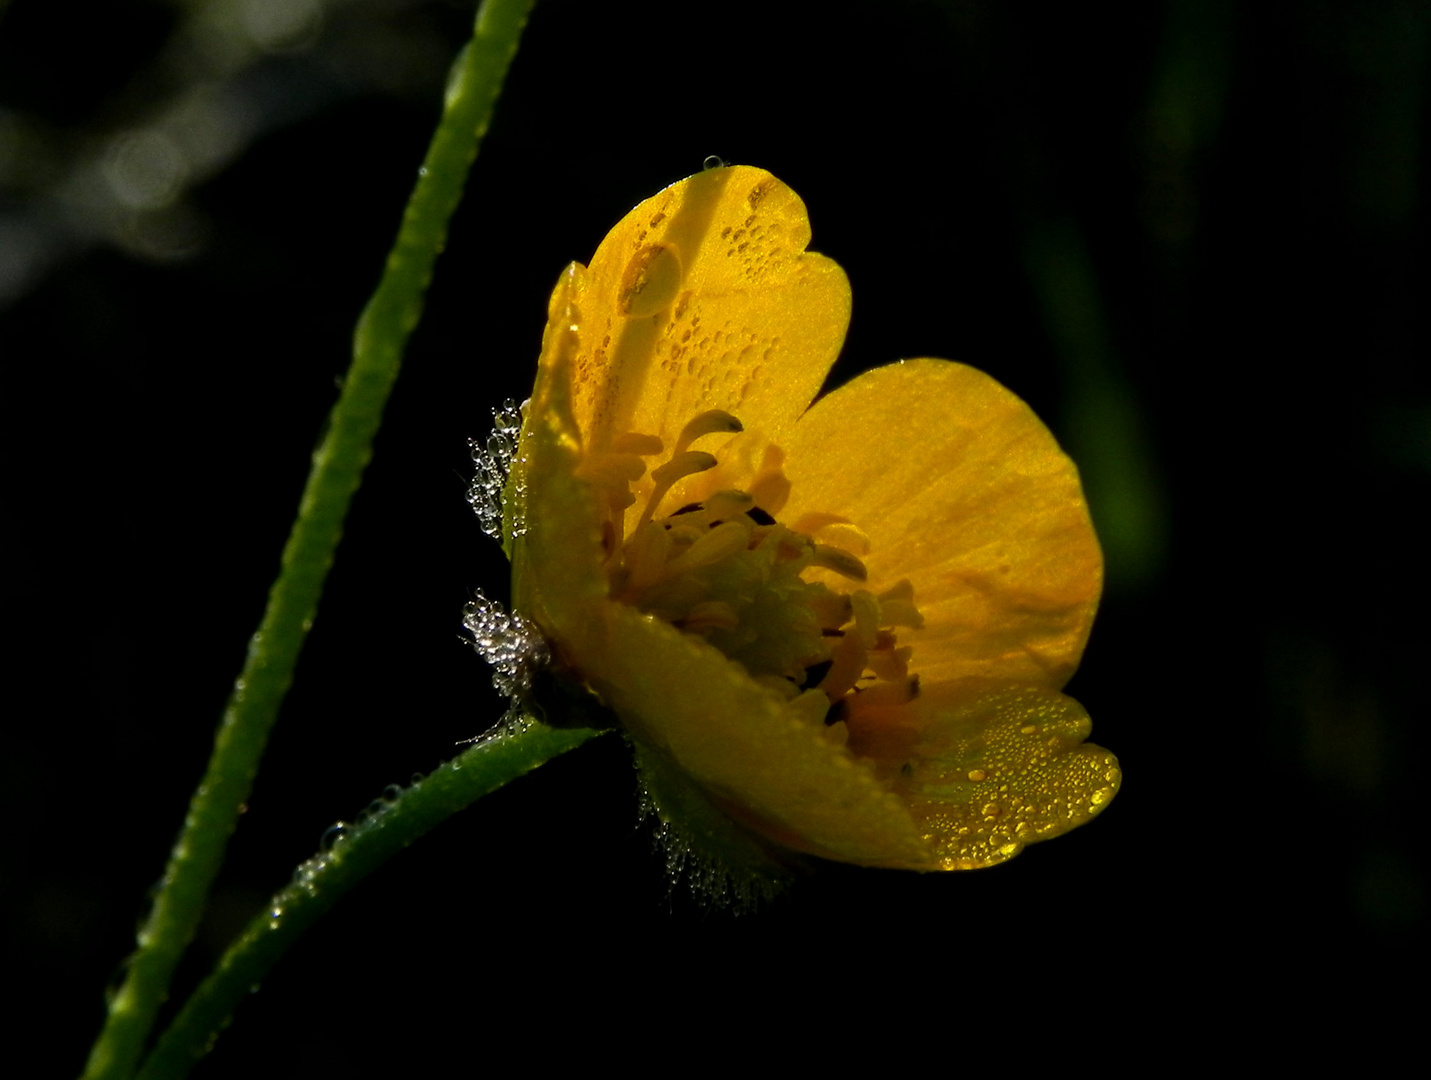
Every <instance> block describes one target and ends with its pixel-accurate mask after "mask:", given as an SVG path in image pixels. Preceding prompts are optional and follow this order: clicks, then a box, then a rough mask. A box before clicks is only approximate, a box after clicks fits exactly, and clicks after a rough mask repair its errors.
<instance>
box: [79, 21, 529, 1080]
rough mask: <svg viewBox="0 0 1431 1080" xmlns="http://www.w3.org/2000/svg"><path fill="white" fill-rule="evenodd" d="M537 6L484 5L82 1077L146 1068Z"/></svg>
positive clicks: (116, 1077)
mask: <svg viewBox="0 0 1431 1080" xmlns="http://www.w3.org/2000/svg"><path fill="white" fill-rule="evenodd" d="M532 3H533V0H486V2H485V3H484V4H483V5H482V8H481V9H480V10H479V12H478V14H477V22H476V27H475V29H474V32H473V38H472V41H471V42H470V43H469V44H468V46H467V47H466V49H465V50H464V51H463V53H462V55H461V56H460V57H459V58H458V60H457V63H456V64H455V66H454V68H453V72H452V76H451V81H450V82H449V84H448V90H447V98H446V102H445V105H444V110H443V116H442V121H441V123H440V124H439V126H438V129H437V133H436V135H435V136H434V137H433V140H432V145H431V146H430V147H429V149H428V153H427V158H426V160H425V161H424V163H423V169H422V171H421V173H420V174H419V179H418V182H417V186H416V188H415V189H414V190H413V193H412V197H411V199H410V200H409V202H408V206H407V210H406V212H405V213H404V215H403V220H402V225H401V226H400V228H399V231H398V236H397V241H396V242H395V244H394V245H393V249H392V252H391V253H390V254H389V256H388V260H387V265H386V267H385V268H384V270H383V276H382V280H381V281H380V283H379V285H378V288H377V291H376V292H375V293H374V294H373V297H372V299H371V300H370V301H369V303H368V306H367V307H366V308H365V309H364V311H363V314H362V317H361V318H360V319H359V321H358V327H357V331H356V333H355V334H354V340H353V362H352V366H351V367H350V368H349V371H348V376H347V379H346V381H345V382H344V385H343V392H342V394H341V396H340V397H339V400H338V403H337V404H336V405H335V406H334V407H333V412H332V415H331V417H330V421H329V426H328V433H327V436H326V437H325V438H324V440H323V443H322V445H321V446H320V447H319V448H318V450H317V451H316V453H315V454H314V456H313V471H312V472H311V474H310V475H309V477H308V484H307V486H306V488H305V489H304V492H303V498H302V501H301V502H300V504H299V509H298V517H297V519H296V520H295V522H294V525H293V531H292V533H291V534H290V535H289V538H288V543H287V545H286V546H285V547H284V550H283V557H282V565H281V568H280V570H279V574H278V579H277V580H276V581H275V582H274V585H273V588H272V590H271V591H270V592H269V596H268V607H267V609H266V610H265V612H264V615H263V621H262V622H261V623H260V624H259V628H258V631H257V632H256V633H255V634H254V636H253V638H252V640H251V641H250V643H249V649H248V657H247V660H246V661H245V663H244V667H243V671H242V672H241V673H240V675H239V677H238V680H237V681H236V682H235V684H234V689H233V693H232V695H231V696H230V698H229V702H228V706H227V707H226V709H225V710H224V715H223V719H222V721H221V722H220V724H219V730H218V732H217V734H216V736H215V739H214V750H213V754H212V756H211V757H210V759H209V765H208V770H207V771H206V773H205V774H204V777H203V779H202V780H201V781H200V783H199V786H198V788H197V789H196V791H195V793H194V797H193V799H192V801H191V802H190V804H189V812H188V815H187V816H186V818H185V820H184V826H183V830H182V832H181V834H180V836H179V840H178V842H177V843H176V844H175V845H174V849H173V851H172V853H171V855H170V858H169V864H168V866H167V867H166V869H165V872H164V877H163V878H162V880H161V883H160V889H159V892H158V895H157V897H156V899H155V902H154V907H153V909H152V911H151V912H150V915H149V918H148V920H147V921H146V922H145V924H144V926H143V927H142V928H141V930H140V932H139V936H138V947H137V948H136V950H135V952H134V953H133V954H132V955H131V957H130V958H129V962H128V974H127V975H126V977H125V980H124V982H123V984H122V985H121V986H120V987H119V989H118V990H117V991H116V992H115V993H114V995H113V996H112V997H111V998H110V1001H109V1014H108V1016H107V1017H106V1020H105V1025H104V1028H103V1030H102V1031H101V1032H100V1035H99V1038H98V1039H97V1040H96V1042H95V1045H94V1047H93V1049H92V1050H91V1051H90V1058H89V1062H88V1065H87V1067H86V1070H85V1076H86V1077H87V1078H95V1080H97V1078H101V1077H103V1078H107V1080H120V1078H124V1077H128V1076H129V1075H131V1073H132V1072H133V1070H134V1066H135V1064H136V1062H138V1060H139V1057H140V1054H141V1052H142V1051H143V1048H144V1044H145V1042H146V1040H147V1039H148V1037H149V1032H150V1030H151V1029H152V1028H153V1026H154V1020H155V1016H156V1014H157V1012H158V1009H159V1006H160V1004H161V1003H162V1002H163V1001H164V998H165V997H166V996H167V994H168V988H169V983H170V980H171V979H172V978H173V974H174V968H175V967H176V965H177V964H178V962H179V957H180V955H181V954H182V952H183V950H184V949H185V948H186V947H187V946H188V944H189V942H190V940H191V939H192V938H193V935H194V928H195V927H196V926H197V924H198V920H199V914H200V911H201V910H202V908H203V904H204V900H205V897H206V896H207V895H208V891H209V887H210V885H211V884H212V883H213V880H214V876H215V875H216V874H217V873H218V869H219V866H220V865H221V864H222V862H223V857H224V850H225V848H226V847H227V844H228V839H229V837H230V835H232V833H233V830H234V826H235V824H236V822H237V820H238V811H239V807H240V806H241V805H242V804H243V802H244V800H245V799H247V798H248V794H249V790H250V788H251V787H252V784H253V777H254V774H255V773H256V772H257V770H258V763H259V759H260V757H261V756H262V754H263V749H264V746H265V744H266V743H267V741H268V733H269V730H270V729H271V728H272V726H273V722H274V719H275V718H276V716H277V714H278V707H279V704H280V702H281V701H282V700H283V696H284V694H285V693H286V692H287V690H288V686H289V684H290V683H291V682H292V679H293V670H294V666H295V665H296V663H297V661H298V653H299V650H300V649H301V647H302V645H303V640H304V638H305V637H306V635H307V630H308V627H309V626H310V625H311V624H312V621H313V616H314V614H315V612H316V611H317V607H318V598H319V596H320V594H321V593H322V590H323V583H324V580H325V579H326V577H327V574H328V569H329V567H330V566H331V565H332V562H333V553H334V550H335V549H336V548H337V546H338V540H339V538H340V536H341V535H342V526H343V519H344V517H345V516H346V514H347V511H348V505H349V503H350V502H351V501H352V497H353V493H354V492H355V491H356V490H357V488H358V484H359V482H360V481H361V479H362V473H363V469H364V468H365V467H366V465H367V463H368V461H369V459H370V458H371V457H372V444H373V437H374V436H375V435H376V433H377V430H378V425H379V424H380V423H381V420H382V413H383V407H384V405H385V404H386V403H387V398H388V394H389V392H390V391H391V389H392V385H393V382H394V380H396V378H397V374H398V368H399V366H400V364H401V360H402V353H403V349H404V347H405V346H406V343H407V339H408V336H409V335H410V334H411V333H412V330H413V328H414V327H415V326H416V325H417V321H418V317H419V315H420V314H421V312H422V305H423V298H424V294H425V293H426V290H427V285H428V282H429V281H430V280H431V278H432V268H433V264H434V263H435V262H436V259H437V255H438V253H439V252H440V251H441V250H442V246H443V243H444V241H445V239H446V235H447V223H448V220H449V218H450V217H451V216H452V212H453V210H455V209H456V207H457V203H458V201H459V200H460V198H461V196H462V188H463V185H464V183H465V182H466V178H467V172H468V169H469V168H470V166H471V164H472V161H473V159H474V158H475V157H476V156H477V146H478V144H479V143H480V141H481V138H482V136H483V134H484V133H485V132H486V130H487V125H488V122H489V121H490V119H491V115H492V107H493V104H494V103H495V101H496V99H497V94H498V92H499V91H500V89H501V86H502V81H503V78H504V77H505V75H506V72H507V68H508V66H509V65H510V64H511V60H512V57H513V56H514V55H515V53H516V49H517V42H518V40H519V38H520V36H521V30H522V27H523V25H524V24H525V22H526V18H527V14H528V13H529V12H530V10H531V7H532Z"/></svg>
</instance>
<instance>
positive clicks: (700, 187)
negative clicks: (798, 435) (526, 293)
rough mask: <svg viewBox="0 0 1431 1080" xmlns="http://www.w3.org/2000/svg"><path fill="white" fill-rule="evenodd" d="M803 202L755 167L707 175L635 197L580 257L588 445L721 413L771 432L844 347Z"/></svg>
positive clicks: (674, 428)
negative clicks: (585, 257)
mask: <svg viewBox="0 0 1431 1080" xmlns="http://www.w3.org/2000/svg"><path fill="white" fill-rule="evenodd" d="M809 242H810V220H809V217H808V215H807V214H806V212H805V205H804V203H802V202H801V201H800V198H799V196H797V195H796V194H795V193H794V192H793V191H791V190H790V189H789V188H788V187H786V186H785V185H784V184H782V183H781V182H780V181H779V180H777V179H776V178H775V177H773V176H771V175H770V174H769V173H768V172H765V171H764V170H762V169H753V168H749V167H746V166H738V167H734V168H720V169H710V170H708V171H706V172H701V173H697V174H696V175H695V176H691V177H688V178H687V179H685V180H682V181H680V182H679V183H677V184H673V185H672V186H670V187H668V188H666V189H665V190H664V191H662V192H660V193H658V194H657V195H655V196H653V197H652V198H650V199H647V200H646V201H645V202H643V203H641V204H640V205H639V206H637V207H636V208H635V209H634V210H632V211H631V212H630V213H629V214H627V215H626V217H625V218H623V219H622V220H621V222H620V223H619V224H617V225H616V227H615V228H613V229H612V230H611V232H610V233H609V234H607V237H606V239H605V240H603V241H602V243H601V246H600V247H599V248H598V249H597V251H596V254H595V256H594V257H593V258H592V260H591V267H590V269H589V270H588V272H587V273H586V275H585V281H584V285H583V289H582V294H581V296H580V297H579V300H578V303H579V305H580V307H581V310H582V313H583V321H582V324H581V351H580V355H579V357H578V358H577V361H576V374H575V399H574V405H575V416H576V420H577V422H578V423H579V425H580V427H581V430H582V432H583V433H584V434H585V435H586V437H587V439H588V446H593V447H597V448H601V447H604V446H606V445H607V444H608V443H609V441H610V440H611V439H612V438H614V437H615V436H617V435H620V434H622V433H624V432H627V431H638V432H643V433H646V434H652V435H659V436H660V437H661V438H662V439H663V440H664V441H665V443H666V445H667V447H669V446H670V445H671V444H672V443H673V442H674V441H675V439H676V435H677V434H678V433H679V432H680V430H681V427H682V426H683V425H684V424H685V423H686V421H688V420H690V419H691V418H692V417H693V416H695V415H697V414H698V413H701V412H705V411H707V410H710V409H723V410H725V411H727V412H731V413H734V414H735V415H736V416H737V417H739V418H740V420H741V421H742V422H743V423H744V424H745V425H746V427H748V428H749V427H752V426H753V427H759V428H762V429H767V430H769V431H770V432H771V434H772V436H773V437H774V436H776V435H778V434H780V433H783V432H784V431H785V430H786V429H787V428H788V427H789V426H790V425H791V424H793V423H794V422H795V420H796V419H797V418H798V417H799V416H800V414H801V413H802V412H803V411H804V410H805V407H806V406H807V405H808V404H809V403H810V400H811V399H812V398H813V397H814V396H815V394H816V392H817V391H818V390H819V389H820V385H821V383H823V382H824V379H825V375H826V373H827V372H828V371H829V369H830V365H831V364H832V363H834V360H835V356H836V355H837V354H838V353H839V351H840V346H841V344H842V343H843V342H844V337H845V329H846V327H847V326H848V324H849V319H850V286H849V282H848V280H847V279H846V277H845V273H844V271H843V270H841V269H840V267H839V266H838V265H837V264H836V263H834V262H833V261H832V260H830V259H827V258H825V257H824V256H823V255H817V254H814V253H807V252H806V251H805V246H806V245H807V244H808V243H809Z"/></svg>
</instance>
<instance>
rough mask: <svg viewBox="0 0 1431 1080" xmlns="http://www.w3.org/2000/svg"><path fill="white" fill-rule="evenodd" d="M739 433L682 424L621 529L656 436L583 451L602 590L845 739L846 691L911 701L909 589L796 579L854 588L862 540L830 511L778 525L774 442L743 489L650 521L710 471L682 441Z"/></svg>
mask: <svg viewBox="0 0 1431 1080" xmlns="http://www.w3.org/2000/svg"><path fill="white" fill-rule="evenodd" d="M741 430H742V428H741V424H740V421H739V420H737V419H736V418H735V417H734V416H731V415H730V414H729V413H725V412H720V411H711V412H707V413H702V414H701V415H699V416H697V417H696V418H695V419H693V420H692V421H691V422H690V423H688V424H687V425H686V426H685V428H684V429H683V430H682V432H681V435H680V437H679V438H678V439H677V441H676V444H675V446H674V447H673V448H672V450H671V453H670V455H669V456H668V457H667V459H666V460H665V461H664V462H663V463H662V464H660V465H658V466H656V467H655V468H653V469H651V473H650V479H651V481H652V484H653V486H652V487H651V490H650V492H649V494H647V496H646V499H645V503H644V505H643V506H642V508H641V512H640V514H639V515H637V517H636V520H635V524H634V525H633V526H631V527H630V528H629V529H626V528H625V527H624V522H625V520H626V519H627V517H628V514H627V511H628V509H629V508H631V507H633V506H635V504H636V501H637V496H636V494H635V493H634V492H633V491H632V486H633V485H634V484H635V483H636V482H637V481H639V480H640V479H641V478H642V477H643V476H645V475H646V471H647V468H648V465H647V462H646V460H645V459H647V458H652V457H657V456H659V455H661V454H663V453H664V451H665V447H664V445H663V443H662V440H661V439H660V438H658V437H657V436H654V435H646V434H641V433H628V434H625V435H621V436H619V437H618V438H616V439H614V440H613V441H612V445H611V449H610V450H609V451H607V452H606V453H603V454H595V455H589V456H588V458H587V460H586V462H585V463H584V465H583V468H582V475H583V476H584V477H585V478H586V479H587V480H588V481H589V482H591V483H592V484H593V486H594V487H595V488H596V489H597V491H598V492H599V493H600V496H601V498H602V501H603V503H604V506H605V510H606V514H605V519H604V526H603V530H604V533H603V544H604V548H605V552H606V573H607V578H608V581H609V583H610V591H611V592H610V594H611V597H612V599H615V600H618V601H621V602H623V603H627V604H630V605H631V606H633V607H635V608H638V609H639V610H641V611H645V612H648V613H650V614H652V615H655V616H657V617H659V618H661V619H663V620H665V621H666V622H669V623H671V624H672V625H673V626H676V627H678V628H680V629H681V630H684V631H686V632H687V633H692V634H698V635H700V636H701V637H702V638H704V639H705V640H706V641H708V642H709V643H710V644H711V645H713V646H715V647H716V648H717V649H719V650H720V651H721V652H723V653H724V654H725V655H726V656H728V657H730V658H731V659H732V660H735V661H737V662H738V663H740V664H741V665H742V666H744V667H745V668H746V670H747V671H748V672H749V673H750V675H751V677H752V678H754V679H755V680H756V681H757V682H760V683H761V684H762V685H765V686H767V687H769V688H770V689H772V690H775V691H776V692H777V693H780V694H781V695H782V696H784V697H785V698H787V699H788V700H791V701H793V702H796V703H797V706H798V709H799V711H800V712H802V713H804V714H807V715H808V716H809V719H810V720H811V721H812V722H816V723H819V722H823V723H824V724H825V725H827V727H828V729H829V734H830V736H831V737H832V738H835V739H837V740H838V741H843V739H844V737H845V725H844V724H843V723H842V722H841V721H842V719H843V716H844V709H845V706H846V705H847V703H848V701H849V699H850V696H851V695H852V694H861V695H865V694H868V695H872V698H873V699H877V700H878V702H879V703H880V704H895V703H898V702H903V701H908V700H910V699H911V698H913V697H914V696H915V694H917V692H918V686H919V683H918V677H917V676H915V675H911V674H910V672H909V661H910V657H911V654H912V652H913V650H912V649H911V648H910V647H909V646H900V645H899V644H898V639H897V634H896V629H897V628H901V627H913V628H917V627H919V626H920V625H921V624H922V622H923V620H922V618H921V616H920V614H919V611H918V609H917V608H916V607H915V604H914V591H913V588H912V587H911V586H910V584H909V582H908V581H901V582H899V583H898V584H896V585H895V586H893V587H892V588H890V589H887V590H885V591H883V592H880V593H878V594H876V593H873V592H870V591H869V590H867V589H864V588H859V587H855V588H853V589H851V590H850V591H842V590H840V589H838V588H832V587H831V586H830V585H828V584H826V583H825V581H816V580H807V579H806V572H807V571H811V570H816V569H823V570H826V571H830V572H831V574H830V575H821V576H823V577H825V578H826V579H827V580H832V581H834V582H835V583H836V585H838V581H839V579H844V580H845V581H848V582H851V583H855V584H856V586H858V584H860V583H863V582H864V581H865V580H866V577H867V574H866V570H865V566H864V563H863V562H861V560H860V557H859V556H860V555H862V554H865V553H866V552H867V551H868V547H869V541H868V539H867V538H866V537H865V535H864V534H863V533H862V532H861V531H860V530H859V529H858V528H857V527H855V526H854V525H853V524H852V523H850V522H849V521H848V520H846V519H844V518H841V517H838V516H836V515H833V514H808V515H805V516H804V517H802V518H801V519H800V520H799V521H797V522H795V523H794V525H793V526H787V525H785V524H783V523H782V522H780V521H779V520H778V519H777V515H778V514H779V513H780V511H781V510H782V509H783V508H784V506H785V503H786V501H787V500H788V498H789V495H790V482H789V480H788V479H787V478H786V477H785V474H784V472H783V470H782V465H783V462H784V454H783V453H782V452H781V451H780V449H779V448H778V447H776V446H773V445H772V446H769V447H767V448H766V450H765V454H764V458H763V461H762V463H761V466H760V468H759V469H758V470H757V471H756V474H755V476H754V478H753V479H752V481H751V482H750V483H749V485H748V489H746V490H734V489H731V490H717V491H714V492H712V493H710V494H708V495H706V496H705V497H704V498H702V499H701V501H699V502H693V503H688V504H686V505H684V506H681V507H680V508H679V509H676V510H674V511H671V512H669V513H666V514H664V515H661V516H657V515H658V512H659V510H660V506H661V503H662V501H663V500H664V499H665V498H666V496H667V495H668V494H669V493H670V491H671V489H672V488H673V487H674V485H675V484H676V483H678V482H679V481H681V480H683V479H685V478H686V477H689V476H693V475H696V474H698V473H702V472H707V471H709V470H711V469H714V468H715V467H716V465H717V464H718V459H717V458H716V457H715V455H713V454H711V453H707V452H704V451H700V450H692V449H690V444H691V443H693V442H695V441H696V440H697V439H700V438H703V437H705V436H707V435H713V434H717V433H727V434H735V433H738V432H740V431H741ZM831 575H833V576H831Z"/></svg>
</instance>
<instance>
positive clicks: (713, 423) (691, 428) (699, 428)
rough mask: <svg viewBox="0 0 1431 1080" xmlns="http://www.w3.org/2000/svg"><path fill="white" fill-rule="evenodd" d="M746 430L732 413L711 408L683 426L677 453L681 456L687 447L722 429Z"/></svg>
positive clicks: (732, 432)
mask: <svg viewBox="0 0 1431 1080" xmlns="http://www.w3.org/2000/svg"><path fill="white" fill-rule="evenodd" d="M744 430H745V427H744V426H743V425H742V424H741V422H740V421H739V420H737V419H736V418H735V417H734V416H732V415H731V414H730V413H728V412H725V411H724V410H722V409H711V410H710V411H708V412H703V413H701V414H700V415H699V416H696V417H693V418H692V419H691V421H690V422H689V423H687V424H686V426H685V427H683V428H681V435H680V438H678V439H677V440H676V447H675V451H674V452H675V455H676V457H680V455H681V453H682V452H683V451H684V450H685V449H686V447H688V446H690V445H691V443H693V442H695V441H696V440H697V439H699V438H701V437H702V436H704V435H714V434H716V433H717V432H722V431H723V432H726V433H727V434H730V435H734V434H735V433H736V432H739V431H744Z"/></svg>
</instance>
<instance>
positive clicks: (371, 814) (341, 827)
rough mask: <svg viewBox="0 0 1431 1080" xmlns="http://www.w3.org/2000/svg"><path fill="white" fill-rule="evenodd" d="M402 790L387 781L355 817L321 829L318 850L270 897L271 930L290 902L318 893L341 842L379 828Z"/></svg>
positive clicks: (419, 778) (416, 779)
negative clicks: (284, 885)
mask: <svg viewBox="0 0 1431 1080" xmlns="http://www.w3.org/2000/svg"><path fill="white" fill-rule="evenodd" d="M424 779H425V777H424V776H423V775H422V773H413V774H412V780H411V782H410V783H409V785H408V788H407V790H409V791H411V790H412V789H413V788H416V787H418V786H419V785H421V783H422V782H423V780H424ZM403 792H404V789H403V788H402V787H400V786H399V785H397V784H389V785H388V786H387V787H385V788H383V793H382V795H380V796H379V797H378V798H376V799H374V800H373V801H372V802H370V803H368V805H367V807H366V808H364V810H363V811H362V812H361V813H360V814H358V816H357V819H356V821H354V822H353V823H349V822H347V821H335V822H333V824H331V825H329V826H328V827H327V828H326V829H324V830H323V836H322V838H321V839H320V840H319V841H318V852H317V853H316V854H315V855H313V856H311V857H310V858H307V859H304V860H303V861H302V862H301V863H299V864H298V865H297V866H296V867H295V868H294V870H293V879H292V880H291V881H290V882H289V883H288V887H287V888H285V889H284V890H283V891H282V892H280V893H278V894H277V895H276V896H275V897H274V898H273V903H272V905H271V906H270V908H269V912H268V928H269V929H270V930H276V929H278V925H279V923H280V922H281V921H282V919H283V913H284V911H285V910H286V909H287V907H288V905H289V904H290V903H292V902H294V901H295V900H299V899H301V898H303V897H315V896H317V895H318V892H319V889H320V886H321V882H322V875H323V872H324V871H325V870H327V869H328V867H329V866H330V865H332V864H333V862H334V861H335V860H336V859H337V858H339V857H340V849H341V848H342V846H343V845H344V844H346V843H348V842H349V841H350V840H351V839H352V838H353V837H354V836H357V835H358V834H359V833H361V832H363V831H365V830H367V829H372V828H380V827H381V819H382V818H383V817H384V816H386V815H387V813H388V811H390V810H391V809H392V808H393V807H394V806H396V805H397V804H398V801H399V800H400V799H401V798H402V796H403Z"/></svg>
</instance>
